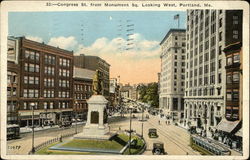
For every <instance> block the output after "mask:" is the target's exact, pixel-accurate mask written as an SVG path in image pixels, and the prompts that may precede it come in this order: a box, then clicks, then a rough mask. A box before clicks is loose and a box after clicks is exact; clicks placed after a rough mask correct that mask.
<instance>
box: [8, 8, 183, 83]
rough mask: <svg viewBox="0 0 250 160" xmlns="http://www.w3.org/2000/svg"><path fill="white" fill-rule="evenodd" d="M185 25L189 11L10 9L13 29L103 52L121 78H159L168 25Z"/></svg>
mask: <svg viewBox="0 0 250 160" xmlns="http://www.w3.org/2000/svg"><path fill="white" fill-rule="evenodd" d="M176 14H179V15H180V16H179V17H180V19H179V22H180V26H179V28H181V29H183V28H186V26H185V25H186V24H185V22H186V12H176V11H81V12H80V11H78V12H72V11H67V12H66V11H65V12H11V13H9V35H10V36H25V37H26V38H27V39H31V40H34V41H38V42H44V43H46V44H49V45H52V46H56V47H60V48H63V49H66V50H70V51H71V50H73V51H74V54H75V55H78V54H85V55H94V56H99V57H101V58H103V59H104V60H105V61H106V62H108V63H109V64H110V65H111V66H110V78H117V77H118V76H120V81H121V83H130V84H137V83H150V82H157V73H158V72H160V52H161V50H160V45H159V43H160V42H161V41H162V39H163V38H164V37H165V35H166V34H167V32H168V31H169V29H171V28H178V22H177V20H174V16H175V15H176Z"/></svg>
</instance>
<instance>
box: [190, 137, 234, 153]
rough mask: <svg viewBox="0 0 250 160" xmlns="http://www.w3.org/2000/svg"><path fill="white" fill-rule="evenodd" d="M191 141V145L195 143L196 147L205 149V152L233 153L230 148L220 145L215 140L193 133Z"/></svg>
mask: <svg viewBox="0 0 250 160" xmlns="http://www.w3.org/2000/svg"><path fill="white" fill-rule="evenodd" d="M190 142H191V146H193V145H195V146H196V148H198V149H200V150H201V151H204V150H205V152H206V153H205V154H211V155H231V151H230V150H229V149H227V148H225V147H223V146H221V145H219V144H218V143H217V142H213V141H211V140H208V139H205V138H203V137H201V136H198V135H192V136H191V141H190Z"/></svg>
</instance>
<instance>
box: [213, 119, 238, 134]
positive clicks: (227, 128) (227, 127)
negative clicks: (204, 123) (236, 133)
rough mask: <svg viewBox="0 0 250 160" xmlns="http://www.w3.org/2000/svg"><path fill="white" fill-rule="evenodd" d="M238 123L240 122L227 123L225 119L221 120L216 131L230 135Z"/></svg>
mask: <svg viewBox="0 0 250 160" xmlns="http://www.w3.org/2000/svg"><path fill="white" fill-rule="evenodd" d="M239 123H240V121H227V120H226V119H222V120H221V121H220V123H219V124H218V125H217V126H216V129H218V130H221V131H224V132H228V133H231V132H232V131H233V129H234V128H235V127H236V126H237V125H238V124H239Z"/></svg>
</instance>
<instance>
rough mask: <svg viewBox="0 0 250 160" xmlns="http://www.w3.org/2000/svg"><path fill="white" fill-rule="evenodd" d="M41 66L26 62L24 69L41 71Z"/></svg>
mask: <svg viewBox="0 0 250 160" xmlns="http://www.w3.org/2000/svg"><path fill="white" fill-rule="evenodd" d="M39 69H40V66H39V65H38V64H32V63H29V64H28V63H25V64H24V70H25V71H26V72H39Z"/></svg>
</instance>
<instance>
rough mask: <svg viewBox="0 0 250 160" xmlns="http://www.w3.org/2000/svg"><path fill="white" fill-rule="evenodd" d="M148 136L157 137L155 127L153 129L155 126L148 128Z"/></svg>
mask: <svg viewBox="0 0 250 160" xmlns="http://www.w3.org/2000/svg"><path fill="white" fill-rule="evenodd" d="M148 136H149V138H157V137H158V134H157V129H155V128H150V129H149V130H148Z"/></svg>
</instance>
